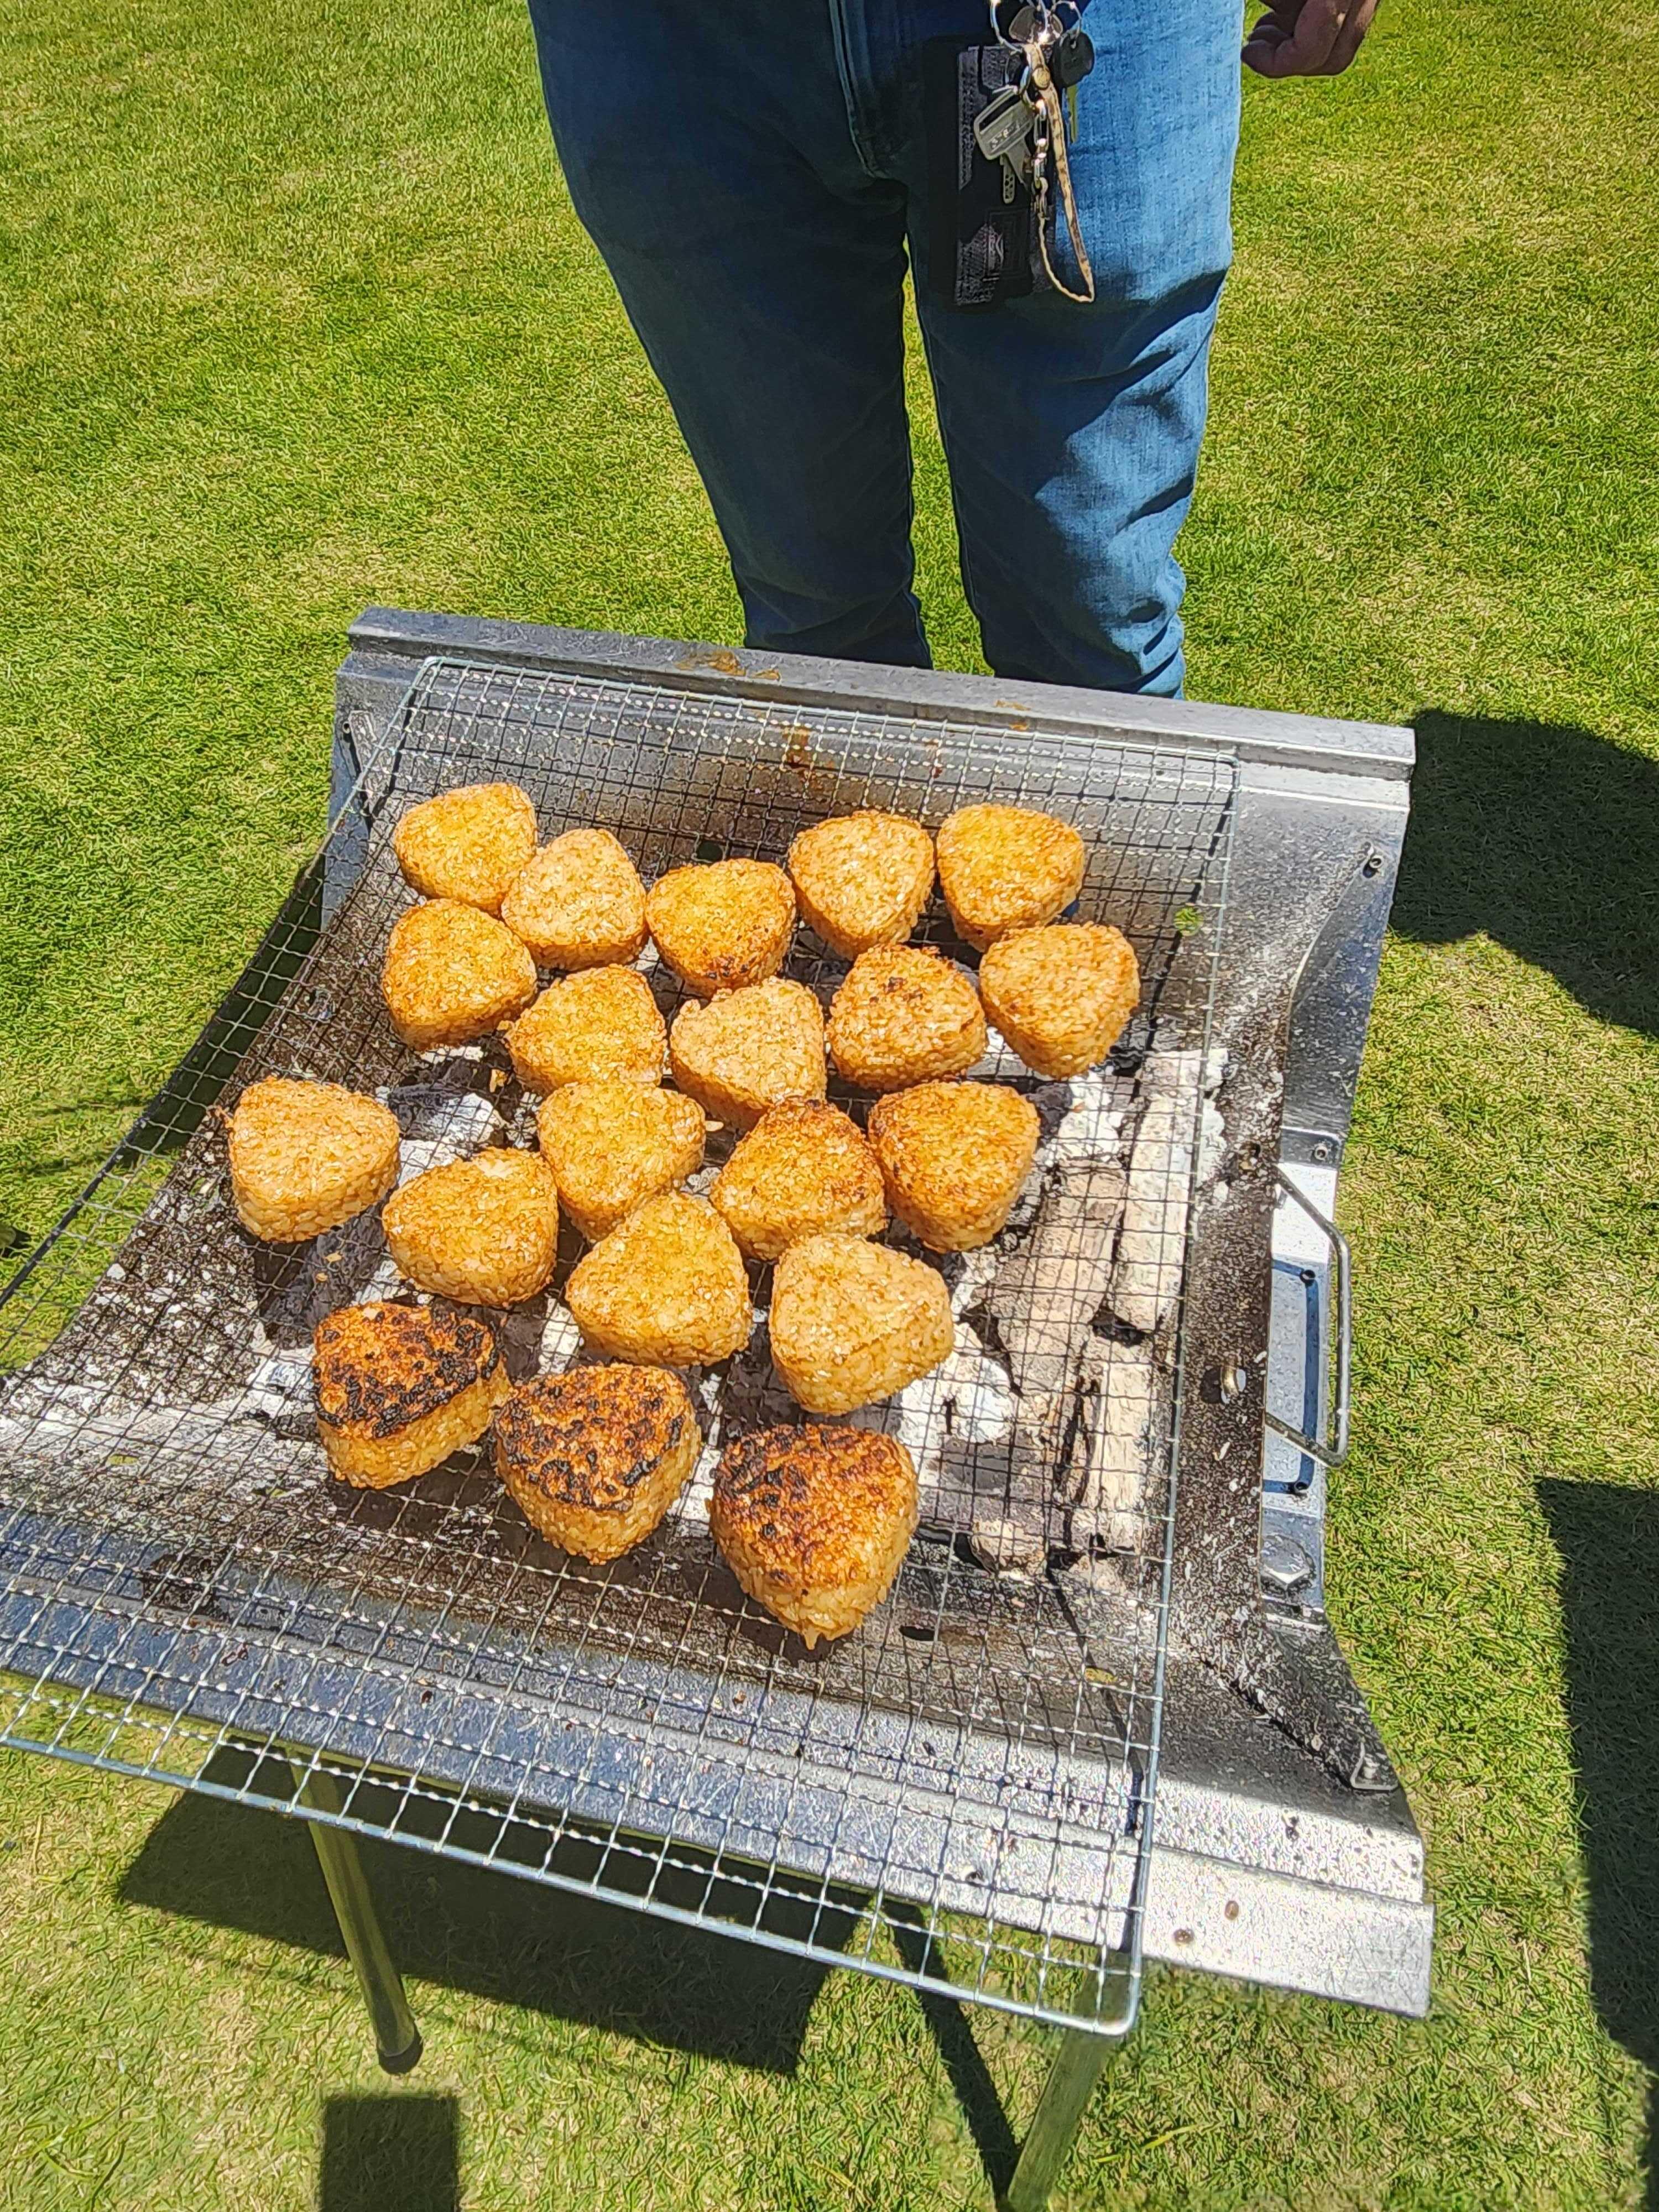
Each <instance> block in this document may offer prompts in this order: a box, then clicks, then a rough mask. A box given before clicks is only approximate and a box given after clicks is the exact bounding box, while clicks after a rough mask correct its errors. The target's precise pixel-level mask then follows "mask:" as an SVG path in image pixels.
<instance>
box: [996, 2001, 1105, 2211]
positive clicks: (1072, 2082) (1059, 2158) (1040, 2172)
mask: <svg viewBox="0 0 1659 2212" xmlns="http://www.w3.org/2000/svg"><path fill="white" fill-rule="evenodd" d="M1122 2040H1123V2039H1122V2037H1121V2035H1119V2036H1112V2035H1088V2034H1085V2033H1084V2032H1083V2030H1082V2029H1080V2028H1068V2029H1067V2030H1066V2033H1065V2035H1064V2037H1063V2038H1062V2039H1061V2041H1060V2049H1059V2050H1058V2051H1056V2052H1055V2054H1054V2063H1053V2064H1052V2065H1051V2066H1050V2067H1049V2069H1048V2080H1047V2081H1045V2082H1044V2083H1043V2085H1042V2096H1041V2097H1040V2098H1039V2099H1038V2100H1037V2108H1036V2118H1034V2119H1033V2120H1032V2122H1031V2131H1030V2134H1029V2135H1028V2136H1026V2138H1025V2142H1024V2148H1022V2150H1021V2151H1020V2154H1019V2163H1018V2166H1016V2167H1015V2168H1014V2176H1013V2179H1012V2181H1011V2182H1010V2183H1009V2184H1008V2193H1007V2195H1006V2197H1004V2198H1003V2200H1002V2206H1003V2212H1043V2207H1044V2206H1045V2205H1046V2204H1047V2203H1048V2192H1049V2191H1050V2190H1051V2189H1052V2188H1053V2187H1054V2183H1055V2181H1056V2179H1058V2178H1059V2174H1060V2167H1061V2166H1064V2164H1065V2163H1066V2153H1067V2152H1068V2151H1069V2150H1070V2149H1071V2148H1072V2143H1073V2139H1074V2138H1075V2136H1076V2135H1077V2130H1078V2123H1079V2121H1080V2120H1081V2119H1082V2118H1083V2113H1084V2108H1085V2106H1086V2105H1087V2104H1088V2102H1089V2096H1090V2093H1091V2090H1092V2089H1093V2087H1094V2086H1095V2083H1096V2082H1097V2081H1098V2080H1099V2079H1100V2070H1101V2069H1102V2067H1103V2066H1104V2064H1105V2063H1106V2061H1107V2060H1108V2058H1109V2057H1111V2055H1112V2053H1113V2052H1114V2051H1116V2050H1117V2048H1118V2047H1119V2045H1121V2043H1122Z"/></svg>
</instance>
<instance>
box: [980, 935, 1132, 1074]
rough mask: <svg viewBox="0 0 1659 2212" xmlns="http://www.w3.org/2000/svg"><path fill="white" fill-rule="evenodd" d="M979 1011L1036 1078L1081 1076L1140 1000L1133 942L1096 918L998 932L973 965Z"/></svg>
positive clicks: (1102, 1053) (1116, 1036) (1111, 1041)
mask: <svg viewBox="0 0 1659 2212" xmlns="http://www.w3.org/2000/svg"><path fill="white" fill-rule="evenodd" d="M979 987H980V991H981V994H982V996H983V998H984V1000H985V1011H986V1012H987V1014H988V1015H989V1016H990V1018H991V1019H992V1020H993V1021H994V1023H995V1024H996V1025H997V1027H998V1029H999V1030H1001V1032H1002V1034H1003V1036H1005V1037H1006V1038H1007V1040H1008V1042H1009V1043H1010V1044H1011V1045H1012V1047H1013V1048H1014V1050H1015V1051H1016V1052H1017V1053H1018V1054H1019V1056H1020V1058H1021V1059H1022V1060H1024V1062H1025V1065H1026V1066H1027V1067H1030V1068H1034V1069H1035V1070H1036V1073H1038V1074H1039V1075H1047V1076H1053V1077H1059V1076H1062V1075H1081V1074H1082V1073H1083V1072H1084V1070H1085V1068H1088V1067H1093V1066H1097V1064H1098V1062H1100V1061H1101V1060H1104V1059H1105V1057H1106V1055H1107V1054H1108V1053H1109V1051H1110V1050H1111V1048H1112V1047H1113V1046H1114V1045H1115V1043H1116V1042H1117V1041H1118V1039H1119V1037H1121V1036H1122V1034H1123V1025H1124V1024H1125V1023H1126V1022H1127V1020H1128V1018H1129V1017H1130V1015H1131V1014H1132V1013H1133V1012H1134V1010H1135V1008H1136V1007H1137V1006H1139V1004H1140V967H1139V962H1138V961H1137V960H1136V958H1135V953H1134V947H1133V945H1131V944H1130V942H1129V940H1128V939H1127V937H1124V936H1122V935H1121V933H1119V932H1118V931H1117V930H1115V929H1109V928H1106V927H1103V926H1100V925H1098V924H1097V923H1094V922H1088V921H1073V922H1060V923H1058V924H1056V925H1055V926H1054V927H1052V928H1048V929H1016V930H1012V931H1010V933H1009V934H1008V935H1007V936H1006V937H1000V938H999V939H997V941H996V943H995V944H994V945H993V946H992V947H991V949H990V951H988V952H987V954H986V956H985V957H984V959H983V960H981V963H980V966H979Z"/></svg>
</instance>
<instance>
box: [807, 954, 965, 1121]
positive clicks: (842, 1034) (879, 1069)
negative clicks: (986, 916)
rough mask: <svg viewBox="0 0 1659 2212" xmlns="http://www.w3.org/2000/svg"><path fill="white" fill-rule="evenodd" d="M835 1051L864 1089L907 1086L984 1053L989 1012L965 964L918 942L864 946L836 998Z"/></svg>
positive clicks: (832, 1006) (955, 1071)
mask: <svg viewBox="0 0 1659 2212" xmlns="http://www.w3.org/2000/svg"><path fill="white" fill-rule="evenodd" d="M985 1046H986V1031H985V1012H984V1009H983V1007H981V1005H980V1002H979V994H978V992H977V991H975V988H974V987H973V984H972V983H971V982H970V981H969V979H968V977H967V976H966V975H963V971H962V970H961V969H960V968H957V967H956V966H955V965H954V964H953V963H951V961H949V960H946V959H945V958H944V957H942V956H941V955H940V954H939V953H937V952H929V951H925V950H924V949H923V948H922V947H921V945H873V946H872V948H871V950H870V951H868V952H861V953H860V955H859V957H858V958H857V959H856V960H855V961H854V963H853V966H852V969H851V971H850V973H849V974H848V977H847V980H846V981H845V982H844V983H842V987H841V988H840V989H839V990H838V991H837V992H836V995H835V997H834V998H833V999H832V1000H830V1002H829V1057H830V1058H831V1059H832V1060H834V1061H835V1063H836V1066H837V1067H838V1068H839V1069H840V1071H841V1073H842V1074H843V1075H844V1076H845V1077H846V1079H847V1080H848V1082H849V1083H855V1084H856V1085H858V1086H859V1088H860V1090H861V1091H902V1090H903V1089H905V1088H906V1086H907V1085H909V1084H912V1083H926V1082H928V1081H930V1080H931V1079H933V1078H935V1077H937V1076H941V1075H959V1074H960V1073H962V1071H963V1068H964V1067H971V1066H973V1065H974V1063H975V1060H980V1059H982V1058H983V1056H984V1053H985Z"/></svg>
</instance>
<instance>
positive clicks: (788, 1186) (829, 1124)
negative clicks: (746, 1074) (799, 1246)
mask: <svg viewBox="0 0 1659 2212" xmlns="http://www.w3.org/2000/svg"><path fill="white" fill-rule="evenodd" d="M708 1198H709V1203H710V1204H711V1205H712V1206H714V1211H715V1212H716V1213H718V1214H719V1215H720V1218H721V1219H722V1220H723V1221H724V1222H725V1224H726V1227H727V1228H728V1229H729V1230H730V1231H732V1235H733V1236H734V1237H736V1238H737V1240H738V1249H739V1251H741V1252H743V1253H744V1255H746V1256H747V1257H748V1258H749V1259H750V1260H775V1259H776V1258H777V1257H778V1255H779V1254H780V1253H781V1252H782V1251H784V1250H785V1249H786V1248H787V1246H789V1245H791V1244H796V1243H799V1241H800V1239H801V1238H802V1237H819V1236H822V1235H823V1234H824V1233H825V1232H826V1231H829V1230H840V1231H843V1232H845V1234H847V1235H848V1236H849V1237H879V1236H880V1234H881V1232H882V1231H883V1230H884V1229H885V1227H886V1226H887V1207H886V1205H885V1202H884V1200H883V1197H882V1189H881V1170H880V1169H879V1168H878V1166H877V1165H876V1161H875V1156H874V1154H873V1153H872V1152H871V1150H870V1147H869V1146H868V1145H866V1143H865V1141H864V1138H863V1135H862V1133H861V1132H860V1129H859V1127H858V1125H857V1123H856V1122H854V1121H852V1120H851V1119H850V1118H849V1116H848V1115H845V1114H843V1113H842V1110H841V1109H840V1107H839V1106H826V1105H823V1104H822V1103H819V1102H817V1101H816V1100H813V1101H804V1102H802V1103H799V1104H791V1105H787V1106H775V1107H774V1108H773V1109H772V1110H771V1112H770V1113H769V1114H763V1115H762V1116H761V1118H760V1120H759V1121H757V1123H756V1125H755V1127H753V1128H752V1129H751V1130H750V1132H749V1134H748V1135H747V1136H746V1137H744V1138H741V1139H739V1140H738V1144H737V1146H735V1148H734V1149H733V1151H732V1157H731V1158H730V1159H729V1160H728V1161H727V1162H726V1165H725V1166H724V1167H723V1168H722V1169H721V1170H720V1173H719V1175H718V1176H716V1177H715V1178H714V1188H713V1189H712V1190H711V1191H710V1192H709V1194H708Z"/></svg>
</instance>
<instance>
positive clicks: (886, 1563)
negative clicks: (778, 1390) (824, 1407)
mask: <svg viewBox="0 0 1659 2212" xmlns="http://www.w3.org/2000/svg"><path fill="white" fill-rule="evenodd" d="M708 1524H709V1527H710V1528H712V1530H713V1531H714V1541H715V1542H716V1543H717V1544H718V1545H719V1546H720V1550H721V1552H722V1553H724V1554H725V1557H726V1564H727V1565H729V1566H730V1568H731V1570H732V1573H733V1574H734V1575H735V1576H736V1577H737V1578H738V1582H739V1583H741V1584H742V1585H743V1587H744V1589H745V1590H746V1591H747V1592H748V1594H749V1595H750V1597H752V1598H753V1599H754V1601H755V1602H756V1603H757V1605H763V1606H764V1607H766V1610H767V1611H768V1612H769V1613H770V1614H772V1616H773V1617H774V1619H775V1620H781V1622H782V1623H783V1625H784V1626H785V1627H786V1628H793V1630H794V1631H795V1633H796V1634H797V1635H798V1636H799V1637H800V1638H802V1639H803V1641H804V1642H805V1645H806V1648H807V1650H809V1651H810V1650H811V1649H812V1648H813V1646H814V1645H815V1644H817V1640H818V1638H819V1637H821V1636H824V1637H831V1638H833V1637H836V1636H845V1635H846V1634H847V1633H848V1630H849V1629H854V1628H856V1627H857V1626H858V1625H859V1623H860V1621H861V1620H863V1619H864V1617H865V1615H866V1613H869V1612H871V1611H872V1610H873V1608H874V1607H877V1606H878V1605H879V1604H880V1603H881V1601H882V1600H883V1598H884V1597H885V1596H886V1595H887V1593H888V1591H889V1590H890V1589H891V1588H892V1585H893V1577H895V1575H896V1574H897V1572H898V1571H899V1565H900V1563H901V1561H902V1559H903V1558H904V1554H905V1551H906V1549H907V1547H908V1545H909V1541H910V1539H911V1536H912V1535H913V1534H915V1526H916V1470H915V1466H914V1464H913V1463H912V1462H911V1458H910V1455H909V1453H908V1451H907V1450H906V1449H905V1448H904V1446H903V1445H902V1443H900V1442H899V1440H898V1438H897V1437H882V1436H876V1435H873V1434H872V1432H871V1431H869V1430H868V1429H826V1428H819V1427H817V1426H816V1425H811V1424H809V1425H807V1426H806V1427H805V1428H799V1429H796V1428H785V1429H762V1430H760V1431H758V1432H757V1433H756V1434H755V1435H752V1436H747V1437H738V1440H737V1442H736V1443H732V1444H728V1445H727V1446H726V1449H725V1451H724V1452H722V1453H721V1455H720V1465H719V1467H718V1468H716V1469H715V1472H714V1498H713V1500H712V1501H711V1503H710V1505H709V1509H708Z"/></svg>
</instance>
